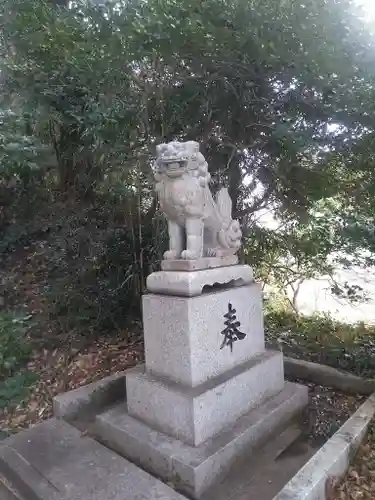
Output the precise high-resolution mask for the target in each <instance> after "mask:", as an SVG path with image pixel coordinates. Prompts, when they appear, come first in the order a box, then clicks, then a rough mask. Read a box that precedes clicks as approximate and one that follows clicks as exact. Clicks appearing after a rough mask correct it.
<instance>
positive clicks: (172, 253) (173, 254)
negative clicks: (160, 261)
mask: <svg viewBox="0 0 375 500" xmlns="http://www.w3.org/2000/svg"><path fill="white" fill-rule="evenodd" d="M179 258H180V253H179V252H177V251H176V250H167V251H166V252H164V259H165V260H174V259H179Z"/></svg>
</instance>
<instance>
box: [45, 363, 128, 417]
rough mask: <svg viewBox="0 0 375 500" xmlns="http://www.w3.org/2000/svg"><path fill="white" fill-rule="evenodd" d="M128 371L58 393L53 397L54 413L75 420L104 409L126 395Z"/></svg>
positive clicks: (56, 415)
mask: <svg viewBox="0 0 375 500" xmlns="http://www.w3.org/2000/svg"><path fill="white" fill-rule="evenodd" d="M125 376H126V372H125V371H124V372H120V373H116V374H114V375H110V376H108V377H104V378H103V379H101V380H98V381H97V382H93V383H92V384H88V385H85V386H83V387H79V388H78V389H74V390H72V391H68V392H64V393H62V394H58V395H57V396H55V397H54V398H53V414H54V416H55V417H58V418H65V419H66V420H73V419H75V418H77V417H78V415H79V416H80V418H84V417H87V416H90V415H92V414H94V415H95V413H98V411H103V410H104V407H105V406H107V405H110V404H112V403H114V402H115V401H117V400H119V399H121V398H123V397H124V396H125V390H126V386H125Z"/></svg>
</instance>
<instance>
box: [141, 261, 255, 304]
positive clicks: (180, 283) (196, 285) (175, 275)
mask: <svg viewBox="0 0 375 500" xmlns="http://www.w3.org/2000/svg"><path fill="white" fill-rule="evenodd" d="M252 282H253V270H252V269H251V267H250V266H246V265H238V266H233V265H230V266H226V267H215V268H212V269H203V270H195V271H190V272H187V271H186V269H185V270H183V271H157V272H155V273H152V274H150V275H149V276H148V278H147V290H149V291H150V292H152V293H162V294H166V295H179V296H182V297H195V296H196V295H201V294H202V293H203V289H204V288H207V287H213V286H214V285H227V286H228V285H230V286H243V285H248V284H249V283H252Z"/></svg>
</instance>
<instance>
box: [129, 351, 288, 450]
mask: <svg viewBox="0 0 375 500" xmlns="http://www.w3.org/2000/svg"><path fill="white" fill-rule="evenodd" d="M283 370H284V366H283V356H282V353H280V352H277V351H267V352H265V353H263V354H260V355H259V356H256V357H255V358H252V359H251V360H250V361H248V362H246V363H243V364H242V365H238V366H236V367H235V368H233V369H232V370H229V371H227V372H226V373H224V374H222V375H220V376H218V377H215V378H212V379H210V380H209V381H207V382H205V383H204V384H201V385H199V386H197V387H194V388H191V387H185V386H182V385H180V384H176V383H173V382H170V381H169V380H168V379H161V378H158V377H154V376H153V375H152V374H150V373H147V372H146V371H145V368H144V367H137V368H135V369H134V370H133V371H129V372H128V374H127V377H126V388H127V389H126V392H127V401H128V412H129V415H131V416H132V417H135V418H139V419H140V420H141V421H143V422H145V423H148V424H149V425H150V426H151V427H152V428H154V429H159V430H160V431H161V432H164V433H165V434H168V435H170V436H173V437H175V438H176V439H180V440H181V441H183V442H185V443H188V444H190V445H192V446H197V445H199V444H201V443H203V442H204V441H206V440H207V439H208V438H211V437H212V436H214V435H215V434H217V433H219V432H220V431H221V430H222V429H224V428H225V427H226V426H227V425H229V424H230V423H232V422H235V421H236V420H237V418H238V417H240V416H241V415H243V414H244V413H246V412H248V411H250V409H251V408H254V407H256V406H259V405H260V404H261V403H262V402H263V401H265V400H267V399H269V398H270V397H272V396H274V395H275V394H277V393H278V392H280V391H281V390H282V389H283V387H284V371H283ZM171 408H173V411H171Z"/></svg>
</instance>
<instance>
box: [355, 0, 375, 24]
mask: <svg viewBox="0 0 375 500" xmlns="http://www.w3.org/2000/svg"><path fill="white" fill-rule="evenodd" d="M357 3H358V5H360V6H361V7H362V8H363V9H364V10H365V11H366V20H367V21H368V22H374V23H375V0H357Z"/></svg>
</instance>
